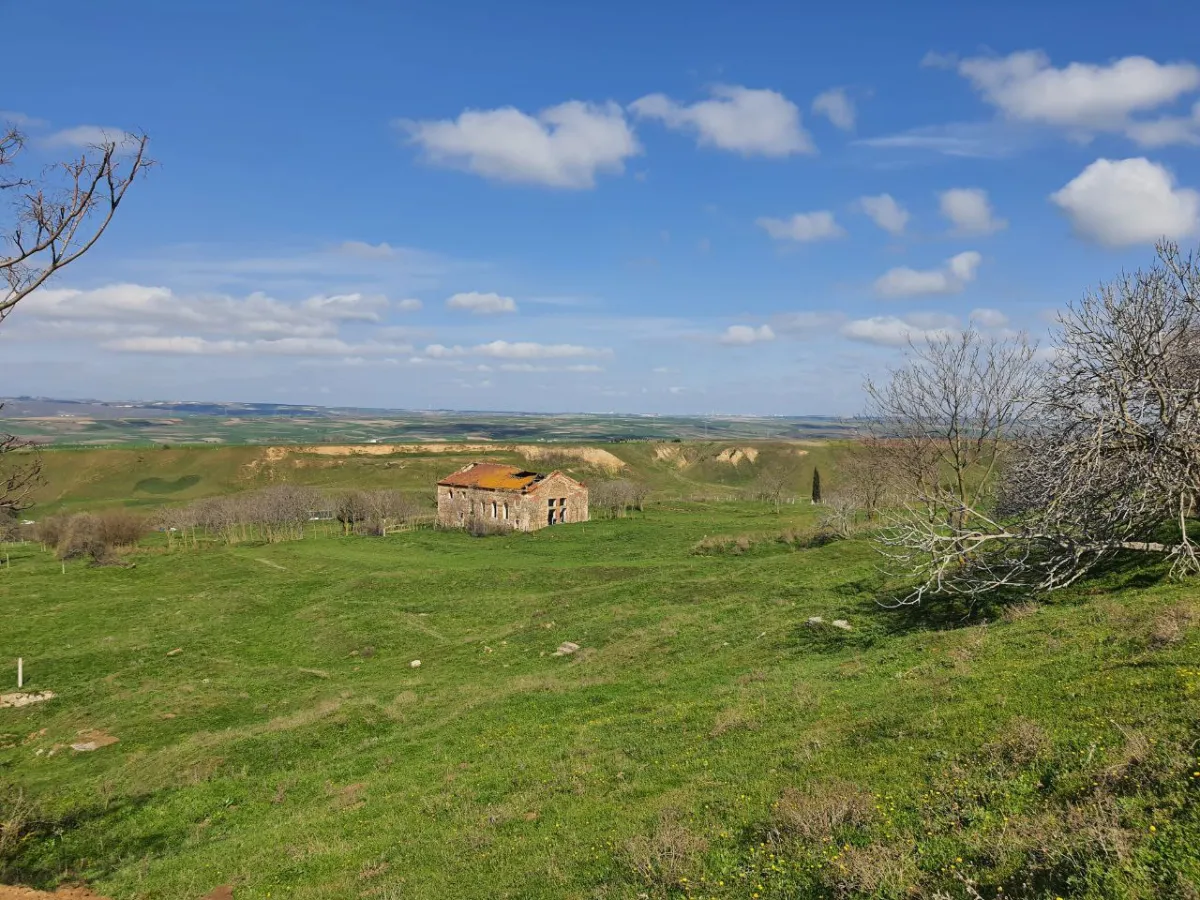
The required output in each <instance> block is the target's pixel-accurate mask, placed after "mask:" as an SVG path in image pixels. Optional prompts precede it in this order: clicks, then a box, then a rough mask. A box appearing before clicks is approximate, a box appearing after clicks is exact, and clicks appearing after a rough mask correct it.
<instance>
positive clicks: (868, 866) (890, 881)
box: [820, 843, 921, 897]
mask: <svg viewBox="0 0 1200 900" xmlns="http://www.w3.org/2000/svg"><path fill="white" fill-rule="evenodd" d="M920 875H921V873H920V870H919V869H918V867H917V861H916V858H915V856H914V855H913V852H912V850H911V849H910V848H908V847H903V846H900V845H898V844H883V843H875V844H868V845H867V846H865V847H858V846H854V845H848V846H845V847H843V848H842V849H841V850H840V851H838V853H837V855H836V857H835V858H834V859H833V860H831V861H830V862H829V863H828V864H827V865H826V866H824V867H823V868H822V869H821V872H820V880H821V881H822V882H824V884H825V885H826V886H827V887H829V888H830V890H831V891H832V892H833V894H834V896H835V897H904V896H910V895H912V893H913V891H914V890H915V888H916V886H917V882H918V881H919V879H920Z"/></svg>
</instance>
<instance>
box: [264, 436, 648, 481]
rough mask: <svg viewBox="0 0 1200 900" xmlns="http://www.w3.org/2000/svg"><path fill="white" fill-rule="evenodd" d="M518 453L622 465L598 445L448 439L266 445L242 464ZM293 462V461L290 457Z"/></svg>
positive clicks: (616, 468)
mask: <svg viewBox="0 0 1200 900" xmlns="http://www.w3.org/2000/svg"><path fill="white" fill-rule="evenodd" d="M498 452H510V453H519V454H521V455H522V456H524V457H525V458H526V459H528V460H530V461H533V462H536V461H537V460H539V459H546V460H554V459H555V458H560V459H561V458H563V457H566V458H569V459H577V460H579V461H580V462H583V463H586V464H587V465H590V466H595V467H596V468H598V469H603V470H605V471H606V472H619V471H620V470H621V469H623V468H625V461H624V460H622V459H621V458H619V457H617V456H615V455H614V454H612V453H609V452H608V451H607V450H601V449H600V448H599V447H556V446H553V445H550V446H539V445H536V444H518V445H514V444H456V443H452V442H450V441H446V442H440V443H429V444H316V445H312V446H306V447H305V446H297V447H267V448H266V449H264V450H263V453H262V456H260V457H258V458H257V459H253V460H251V461H250V462H248V463H246V465H245V466H244V467H243V468H244V469H245V471H246V472H247V473H248V474H251V475H253V474H254V473H256V472H257V471H258V470H259V469H260V468H262V467H263V466H272V465H274V464H276V463H279V462H283V460H285V459H287V457H288V456H290V455H292V454H304V455H307V456H324V457H348V456H393V455H395V454H397V453H414V454H425V455H429V454H439V453H498ZM294 462H297V461H294Z"/></svg>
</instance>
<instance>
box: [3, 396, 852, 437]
mask: <svg viewBox="0 0 1200 900" xmlns="http://www.w3.org/2000/svg"><path fill="white" fill-rule="evenodd" d="M3 402H4V405H5V408H4V410H3V411H0V416H3V418H4V421H3V427H2V428H0V430H3V431H6V432H9V433H11V434H16V435H19V436H21V437H25V438H29V439H30V440H35V441H38V442H41V443H48V444H57V445H75V446H91V447H96V446H114V445H145V444H198V443H220V444H296V443H306V444H315V443H320V442H333V443H366V442H369V441H377V442H381V443H401V442H424V441H447V440H449V441H589V442H596V441H605V442H608V441H631V440H632V441H636V440H668V441H669V440H806V439H820V438H836V437H843V436H846V435H848V434H849V433H850V432H851V431H852V429H853V423H852V422H849V421H847V420H844V419H837V418H832V417H825V416H797V417H755V416H714V417H705V418H702V417H692V416H635V415H590V414H563V415H558V414H553V415H552V414H535V413H494V412H440V411H430V412H422V411H393V410H351V409H335V408H329V409H326V408H322V407H286V406H278V405H274V404H227V405H223V404H214V403H203V404H200V403H177V404H170V403H156V404H144V405H139V406H135V405H132V404H111V403H99V402H90V401H80V402H77V401H58V400H28V399H16V400H5V401H3Z"/></svg>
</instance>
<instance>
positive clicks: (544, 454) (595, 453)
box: [513, 444, 625, 472]
mask: <svg viewBox="0 0 1200 900" xmlns="http://www.w3.org/2000/svg"><path fill="white" fill-rule="evenodd" d="M513 449H514V450H515V451H516V452H517V453H520V454H521V455H522V456H523V457H525V458H526V459H528V460H531V461H533V462H537V461H538V460H540V459H548V460H555V459H562V458H564V457H566V458H568V459H577V460H579V461H580V462H582V463H586V464H587V465H589V466H595V467H596V468H597V469H603V470H604V471H606V472H619V471H621V470H622V469H623V468H625V460H623V459H621V458H620V457H618V456H614V455H613V454H612V453H609V452H608V451H607V450H601V449H600V448H599V447H554V446H548V447H538V446H533V445H524V444H523V445H521V446H519V447H514V448H513Z"/></svg>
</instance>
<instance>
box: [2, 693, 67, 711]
mask: <svg viewBox="0 0 1200 900" xmlns="http://www.w3.org/2000/svg"><path fill="white" fill-rule="evenodd" d="M54 697H55V694H54V691H38V692H35V693H32V694H0V709H18V708H20V707H22V706H32V705H33V704H35V703H45V702H46V701H47V700H53V699H54Z"/></svg>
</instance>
